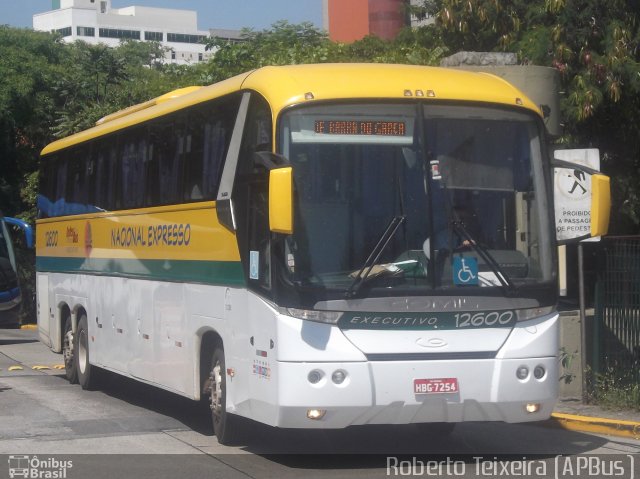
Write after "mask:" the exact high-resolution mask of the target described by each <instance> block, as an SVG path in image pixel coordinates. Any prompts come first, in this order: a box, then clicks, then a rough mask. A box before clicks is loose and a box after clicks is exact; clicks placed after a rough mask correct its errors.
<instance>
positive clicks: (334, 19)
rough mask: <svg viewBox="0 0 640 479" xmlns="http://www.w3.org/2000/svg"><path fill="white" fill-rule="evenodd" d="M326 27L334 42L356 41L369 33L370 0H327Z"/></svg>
mask: <svg viewBox="0 0 640 479" xmlns="http://www.w3.org/2000/svg"><path fill="white" fill-rule="evenodd" d="M325 17H326V20H325V28H326V29H327V30H328V31H329V38H330V39H331V40H333V41H334V42H346V43H349V42H354V41H356V40H361V39H362V38H363V37H366V36H367V35H369V0H325Z"/></svg>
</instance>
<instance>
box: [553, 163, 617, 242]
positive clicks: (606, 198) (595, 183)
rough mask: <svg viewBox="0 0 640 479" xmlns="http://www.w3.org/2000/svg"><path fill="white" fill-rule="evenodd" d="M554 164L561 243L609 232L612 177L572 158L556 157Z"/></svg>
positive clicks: (556, 214) (557, 222) (557, 216)
mask: <svg viewBox="0 0 640 479" xmlns="http://www.w3.org/2000/svg"><path fill="white" fill-rule="evenodd" d="M556 158H557V157H556ZM552 165H553V167H554V209H555V225H556V239H557V240H558V243H559V244H567V243H573V242H577V241H581V240H584V239H587V238H591V237H595V236H602V235H605V234H607V232H608V230H609V215H610V212H611V189H610V179H609V177H608V176H605V175H603V174H601V173H600V172H599V171H597V170H594V169H592V168H589V167H587V166H584V165H582V164H578V163H573V162H570V161H564V160H559V159H555V160H553V162H552Z"/></svg>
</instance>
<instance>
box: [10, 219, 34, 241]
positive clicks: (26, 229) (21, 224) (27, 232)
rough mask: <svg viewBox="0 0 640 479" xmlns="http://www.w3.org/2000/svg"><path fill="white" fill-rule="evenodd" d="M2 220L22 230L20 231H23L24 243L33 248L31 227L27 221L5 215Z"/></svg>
mask: <svg viewBox="0 0 640 479" xmlns="http://www.w3.org/2000/svg"><path fill="white" fill-rule="evenodd" d="M4 220H5V222H6V223H7V224H10V225H12V226H15V227H16V228H19V229H20V230H22V232H23V233H24V243H25V245H26V246H27V248H29V249H31V248H33V228H32V227H31V225H30V224H29V223H27V222H26V221H22V220H20V219H18V218H11V217H8V216H5V218H4Z"/></svg>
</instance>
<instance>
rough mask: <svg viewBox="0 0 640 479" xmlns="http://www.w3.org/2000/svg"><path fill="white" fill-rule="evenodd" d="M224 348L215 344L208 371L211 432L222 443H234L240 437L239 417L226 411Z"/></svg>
mask: <svg viewBox="0 0 640 479" xmlns="http://www.w3.org/2000/svg"><path fill="white" fill-rule="evenodd" d="M226 371H227V370H226V366H225V360H224V349H223V348H222V347H221V346H217V347H216V348H215V350H214V351H213V357H212V359H211V372H210V373H209V385H210V388H209V406H210V408H211V422H212V423H213V432H214V433H215V435H216V437H217V438H218V442H219V443H220V444H223V445H234V444H236V443H237V442H238V441H239V440H240V439H241V437H242V431H241V424H240V418H238V417H237V416H236V415H234V414H229V413H227V372H226Z"/></svg>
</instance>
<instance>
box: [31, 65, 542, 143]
mask: <svg viewBox="0 0 640 479" xmlns="http://www.w3.org/2000/svg"><path fill="white" fill-rule="evenodd" d="M241 90H255V91H257V92H258V93H260V94H262V95H263V96H264V97H265V98H266V99H267V101H268V102H269V103H270V105H271V107H272V109H273V114H274V116H277V115H278V114H279V112H280V111H281V110H282V109H284V108H286V107H288V106H292V105H296V104H302V103H310V102H315V101H323V100H334V99H336V100H338V99H386V100H403V99H404V100H412V99H415V98H424V99H426V100H436V101H437V100H453V101H473V102H483V103H493V104H502V105H512V106H518V107H521V108H526V109H528V110H531V111H533V112H535V113H536V114H538V115H541V112H540V110H539V108H538V107H537V106H536V105H535V104H534V103H533V102H532V101H531V100H529V99H528V98H527V97H526V96H525V95H524V94H523V93H522V92H521V91H520V90H518V89H517V88H515V87H514V86H512V85H511V84H510V83H508V82H507V81H505V80H503V79H502V78H499V77H497V76H494V75H491V74H488V73H483V72H469V71H463V70H454V69H446V68H438V67H426V66H416V65H388V64H378V63H370V64H357V63H337V64H330V63H325V64H313V65H289V66H267V67H263V68H260V69H258V70H253V71H250V72H247V73H243V74H241V75H238V76H235V77H233V78H229V79H228V80H224V81H222V82H219V83H214V84H213V85H210V86H206V87H202V88H191V89H189V88H187V89H180V90H177V91H176V92H178V93H176V94H172V93H175V92H170V93H168V94H166V95H162V96H161V97H158V98H157V99H154V100H151V101H148V102H144V103H141V104H140V105H134V106H132V107H129V108H127V109H125V110H121V111H120V112H115V113H113V114H111V115H109V116H107V117H105V119H103V121H102V122H101V123H100V124H98V125H97V126H95V127H94V128H90V129H88V130H85V131H82V132H80V133H76V134H74V135H71V136H69V137H67V138H63V139H61V140H58V141H55V142H53V143H51V144H50V145H48V146H47V147H45V148H44V150H42V155H46V154H49V153H53V152H55V151H58V150H61V149H64V148H68V147H71V146H73V145H77V144H80V143H83V142H85V141H88V140H91V139H94V138H98V137H100V136H103V135H107V134H109V133H113V132H115V131H118V130H121V129H124V128H127V127H129V126H133V125H136V124H139V123H143V122H145V121H148V120H152V119H154V118H158V117H161V116H163V115H166V114H168V113H171V112H174V111H177V110H181V109H183V108H186V107H189V106H192V105H196V104H198V103H201V102H204V101H207V100H211V99H214V98H217V97H220V96H223V95H226V94H229V93H233V92H235V91H241Z"/></svg>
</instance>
